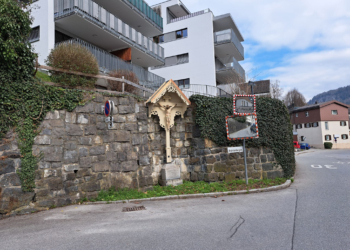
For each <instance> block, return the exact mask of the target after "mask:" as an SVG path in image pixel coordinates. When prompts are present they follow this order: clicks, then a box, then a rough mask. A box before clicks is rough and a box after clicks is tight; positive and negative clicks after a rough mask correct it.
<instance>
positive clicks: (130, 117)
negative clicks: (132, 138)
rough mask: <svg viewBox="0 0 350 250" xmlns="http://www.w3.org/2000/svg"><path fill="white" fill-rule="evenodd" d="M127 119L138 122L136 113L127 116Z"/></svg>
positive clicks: (130, 121)
mask: <svg viewBox="0 0 350 250" xmlns="http://www.w3.org/2000/svg"><path fill="white" fill-rule="evenodd" d="M126 121H127V122H129V123H132V122H137V119H136V115H135V114H129V115H127V116H126Z"/></svg>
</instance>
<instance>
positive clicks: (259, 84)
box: [242, 80, 271, 95]
mask: <svg viewBox="0 0 350 250" xmlns="http://www.w3.org/2000/svg"><path fill="white" fill-rule="evenodd" d="M254 84H255V85H254V87H253V89H254V94H270V85H271V84H270V80H262V81H256V82H254ZM242 87H243V89H248V93H247V94H248V95H250V94H251V92H252V91H251V87H250V86H249V85H248V83H243V84H242Z"/></svg>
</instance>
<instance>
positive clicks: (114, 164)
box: [109, 162, 121, 173]
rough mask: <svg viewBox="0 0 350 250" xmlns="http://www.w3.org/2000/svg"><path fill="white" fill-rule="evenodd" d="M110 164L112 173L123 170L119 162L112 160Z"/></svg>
mask: <svg viewBox="0 0 350 250" xmlns="http://www.w3.org/2000/svg"><path fill="white" fill-rule="evenodd" d="M109 166H110V171H111V172H112V173H114V172H120V171H121V168H120V164H119V163H118V162H111V163H110V164H109Z"/></svg>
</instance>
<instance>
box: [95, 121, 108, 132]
mask: <svg viewBox="0 0 350 250" xmlns="http://www.w3.org/2000/svg"><path fill="white" fill-rule="evenodd" d="M96 128H97V129H98V130H105V129H107V123H105V122H98V123H97V124H96Z"/></svg>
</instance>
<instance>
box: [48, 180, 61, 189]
mask: <svg viewBox="0 0 350 250" xmlns="http://www.w3.org/2000/svg"><path fill="white" fill-rule="evenodd" d="M45 182H46V183H47V184H48V186H49V189H50V190H61V189H62V188H63V180H62V178H60V177H56V178H49V179H46V181H45Z"/></svg>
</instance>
